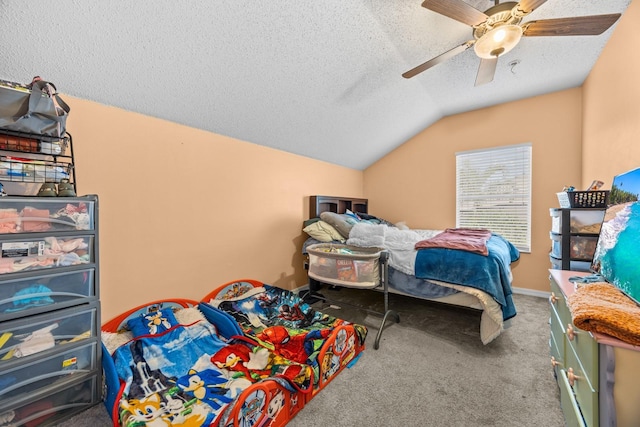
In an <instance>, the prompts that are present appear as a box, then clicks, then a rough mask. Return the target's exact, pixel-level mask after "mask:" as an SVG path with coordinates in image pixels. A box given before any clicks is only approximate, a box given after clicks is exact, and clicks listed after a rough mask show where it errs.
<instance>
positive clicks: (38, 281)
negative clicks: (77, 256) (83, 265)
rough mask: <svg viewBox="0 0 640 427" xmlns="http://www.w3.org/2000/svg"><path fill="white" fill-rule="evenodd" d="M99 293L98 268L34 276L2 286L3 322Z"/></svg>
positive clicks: (1, 307) (0, 299)
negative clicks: (96, 281)
mask: <svg viewBox="0 0 640 427" xmlns="http://www.w3.org/2000/svg"><path fill="white" fill-rule="evenodd" d="M95 296H96V286H95V280H94V270H93V269H87V270H80V271H74V272H70V273H69V272H67V273H58V274H46V275H42V276H32V277H29V278H25V279H17V280H7V281H3V282H2V284H1V285H0V321H5V320H9V319H11V318H17V317H23V316H28V315H31V314H35V310H38V311H39V312H41V311H44V309H43V307H46V309H47V311H49V310H55V309H57V308H62V307H66V306H68V305H71V304H77V303H79V302H82V301H83V300H84V301H86V302H89V299H91V298H94V297H95Z"/></svg>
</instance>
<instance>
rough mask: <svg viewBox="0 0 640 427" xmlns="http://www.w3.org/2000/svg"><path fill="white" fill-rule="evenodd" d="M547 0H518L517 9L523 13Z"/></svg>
mask: <svg viewBox="0 0 640 427" xmlns="http://www.w3.org/2000/svg"><path fill="white" fill-rule="evenodd" d="M546 2H547V0H520V3H518V6H517V7H518V10H520V11H521V12H523V13H524V14H525V15H526V14H529V13H531V12H533V11H534V10H536V9H537V8H539V7H540V6H542V5H543V4H545V3H546Z"/></svg>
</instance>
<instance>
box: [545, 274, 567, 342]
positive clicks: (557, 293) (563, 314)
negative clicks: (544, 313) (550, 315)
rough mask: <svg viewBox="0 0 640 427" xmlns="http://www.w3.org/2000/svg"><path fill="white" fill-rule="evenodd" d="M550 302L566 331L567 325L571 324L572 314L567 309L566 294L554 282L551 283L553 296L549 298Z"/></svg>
mask: <svg viewBox="0 0 640 427" xmlns="http://www.w3.org/2000/svg"><path fill="white" fill-rule="evenodd" d="M549 302H550V303H551V306H552V307H553V309H554V310H555V312H556V314H557V316H558V319H559V320H560V323H561V324H562V325H563V327H562V328H563V330H564V328H566V326H567V324H568V323H569V322H571V312H570V311H569V307H567V301H566V299H565V297H564V294H563V293H562V291H561V290H560V288H559V287H558V286H557V285H556V284H555V282H553V281H551V296H550V297H549Z"/></svg>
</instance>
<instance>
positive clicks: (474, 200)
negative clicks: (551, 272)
mask: <svg viewBox="0 0 640 427" xmlns="http://www.w3.org/2000/svg"><path fill="white" fill-rule="evenodd" d="M456 227H471V228H486V229H489V230H491V231H492V232H494V233H497V234H500V235H501V236H502V237H504V238H505V239H507V240H509V241H510V242H511V243H513V245H514V246H516V247H517V248H518V249H519V250H520V251H523V252H530V251H531V144H530V143H525V144H518V145H511V146H506V147H499V148H491V149H485V150H473V151H464V152H459V153H456Z"/></svg>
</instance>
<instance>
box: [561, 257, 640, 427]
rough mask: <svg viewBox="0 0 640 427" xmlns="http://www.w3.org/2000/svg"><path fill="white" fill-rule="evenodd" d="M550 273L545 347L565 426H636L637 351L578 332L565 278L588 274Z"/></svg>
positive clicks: (639, 414)
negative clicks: (546, 346)
mask: <svg viewBox="0 0 640 427" xmlns="http://www.w3.org/2000/svg"><path fill="white" fill-rule="evenodd" d="M550 273H551V276H550V281H551V283H550V285H551V296H550V297H549V303H550V306H551V308H550V317H549V326H550V336H549V349H550V355H551V365H552V367H553V370H554V375H555V377H556V380H557V383H558V386H559V387H560V405H561V407H562V411H563V413H564V417H565V421H566V424H567V426H569V427H573V426H587V427H597V426H611V427H613V426H617V427H626V426H638V425H640V404H638V402H640V347H634V346H632V345H629V344H626V343H624V342H621V341H619V340H617V339H615V338H613V337H609V336H606V335H602V334H592V333H590V332H587V331H584V330H581V329H579V328H577V327H576V326H575V325H574V324H573V322H572V321H571V311H570V310H569V307H568V306H567V303H566V298H567V297H568V296H569V295H571V294H572V293H573V290H574V287H573V286H574V285H573V284H572V283H571V282H569V280H568V279H569V277H571V276H576V275H586V274H588V273H577V272H575V271H568V270H550Z"/></svg>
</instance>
